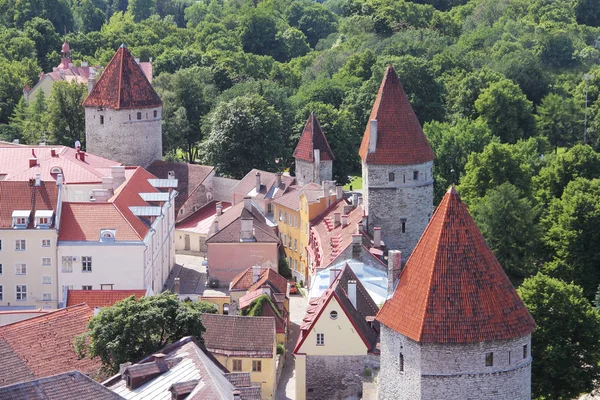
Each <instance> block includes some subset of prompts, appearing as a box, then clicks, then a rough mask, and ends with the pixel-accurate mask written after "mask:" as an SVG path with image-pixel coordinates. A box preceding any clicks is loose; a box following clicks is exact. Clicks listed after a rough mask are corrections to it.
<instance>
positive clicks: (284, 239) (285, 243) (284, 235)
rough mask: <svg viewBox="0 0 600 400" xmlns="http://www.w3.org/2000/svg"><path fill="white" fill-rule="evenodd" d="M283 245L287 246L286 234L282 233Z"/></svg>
mask: <svg viewBox="0 0 600 400" xmlns="http://www.w3.org/2000/svg"><path fill="white" fill-rule="evenodd" d="M283 247H287V235H286V234H285V233H284V234H283Z"/></svg>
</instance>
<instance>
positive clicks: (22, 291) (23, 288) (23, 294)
mask: <svg viewBox="0 0 600 400" xmlns="http://www.w3.org/2000/svg"><path fill="white" fill-rule="evenodd" d="M42 278H44V277H42ZM50 279H52V277H50ZM42 283H45V282H42ZM0 301H4V285H0ZM15 301H27V285H15ZM42 301H52V293H50V292H42Z"/></svg>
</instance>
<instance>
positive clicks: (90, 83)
mask: <svg viewBox="0 0 600 400" xmlns="http://www.w3.org/2000/svg"><path fill="white" fill-rule="evenodd" d="M94 75H95V74H94V71H90V76H89V77H88V94H90V93H91V92H92V89H93V88H94V85H95V84H96V78H95V76H94Z"/></svg>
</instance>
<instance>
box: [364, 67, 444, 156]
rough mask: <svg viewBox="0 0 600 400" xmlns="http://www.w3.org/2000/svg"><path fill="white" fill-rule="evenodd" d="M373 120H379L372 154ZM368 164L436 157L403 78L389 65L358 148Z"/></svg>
mask: <svg viewBox="0 0 600 400" xmlns="http://www.w3.org/2000/svg"><path fill="white" fill-rule="evenodd" d="M371 120H377V144H376V147H375V152H373V153H369V152H368V149H369V137H370V135H371V125H370V121H371ZM359 155H360V157H361V158H362V159H363V161H366V162H367V163H368V164H384V165H412V164H422V163H424V162H427V161H432V160H433V159H434V158H435V154H434V153H433V150H431V146H429V142H428V141H427V138H426V137H425V134H424V133H423V129H422V128H421V124H420V123H419V120H418V119H417V116H416V115H415V112H414V111H413V109H412V107H411V105H410V101H408V97H406V93H404V89H403V88H402V84H401V83H400V79H398V75H396V72H395V71H394V68H393V67H392V66H391V65H390V66H389V67H388V68H387V70H386V72H385V76H384V77H383V81H382V82H381V86H380V87H379V92H378V93H377V97H376V98H375V104H374V105H373V110H372V111H371V116H370V117H369V123H368V124H367V128H366V129H365V134H364V136H363V140H362V143H361V145H360V151H359Z"/></svg>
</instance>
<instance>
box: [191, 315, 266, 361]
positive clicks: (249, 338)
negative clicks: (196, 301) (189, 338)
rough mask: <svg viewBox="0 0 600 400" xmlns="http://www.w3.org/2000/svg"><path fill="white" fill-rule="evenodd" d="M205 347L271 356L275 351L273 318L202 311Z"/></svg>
mask: <svg viewBox="0 0 600 400" xmlns="http://www.w3.org/2000/svg"><path fill="white" fill-rule="evenodd" d="M202 324H203V325H204V327H205V328H206V333H204V334H203V335H202V337H203V338H204V344H205V345H206V348H207V349H208V351H210V352H211V353H213V354H222V355H228V356H242V357H258V358H271V357H273V354H274V352H275V319H274V318H273V317H242V316H238V315H220V314H202Z"/></svg>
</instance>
